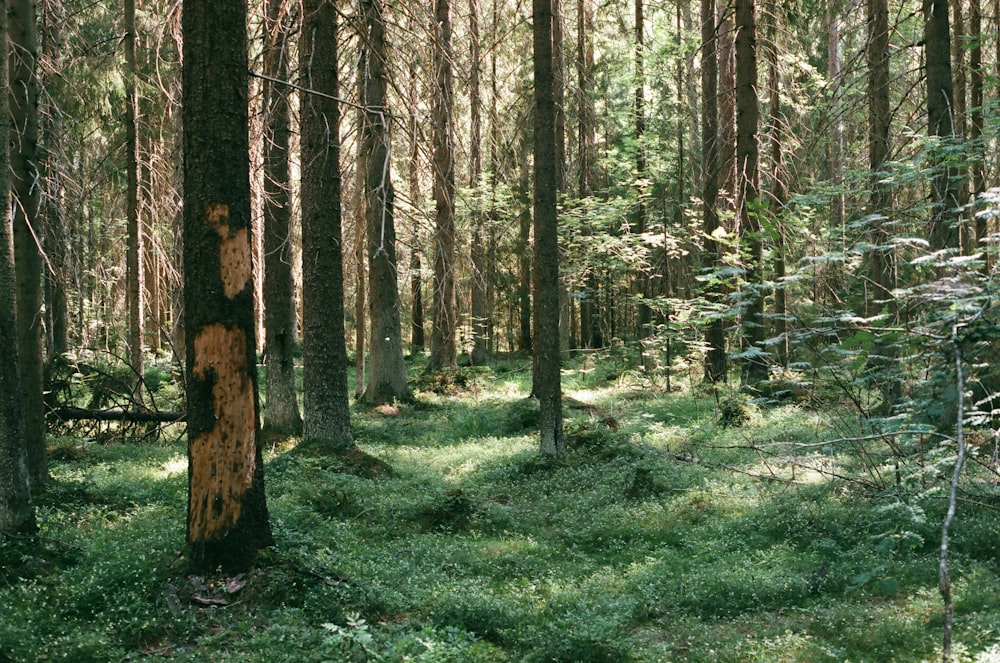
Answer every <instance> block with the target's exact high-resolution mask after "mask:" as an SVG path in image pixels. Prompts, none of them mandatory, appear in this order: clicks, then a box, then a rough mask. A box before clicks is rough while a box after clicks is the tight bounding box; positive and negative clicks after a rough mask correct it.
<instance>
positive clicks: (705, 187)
mask: <svg viewBox="0 0 1000 663" xmlns="http://www.w3.org/2000/svg"><path fill="white" fill-rule="evenodd" d="M716 26H717V19H716V10H715V0H701V44H702V46H701V48H702V56H701V57H702V64H701V95H702V102H701V103H702V107H701V170H702V192H701V200H702V207H701V215H702V216H701V218H702V226H701V227H702V231H703V232H704V234H705V251H704V254H703V257H702V268H703V269H704V270H708V271H710V272H714V271H718V270H719V269H720V268H721V267H722V259H723V252H722V244H721V243H720V242H719V239H718V233H719V232H720V231H722V224H721V223H720V222H719V212H718V208H717V201H718V198H719V175H720V173H719V168H720V163H719V111H718V91H719V71H718V50H717V46H718V33H717V28H716ZM706 296H707V299H708V301H709V302H710V303H711V304H712V305H713V307H715V308H721V307H722V306H723V301H722V284H721V283H720V282H719V281H718V278H717V277H712V278H711V279H710V281H709V285H708V288H707V292H706ZM705 345H706V346H707V347H708V353H707V355H706V357H705V380H706V381H707V382H711V383H718V382H725V381H726V373H727V366H726V329H725V326H724V320H723V318H722V315H721V313H718V312H717V313H715V314H714V315H713V316H712V318H711V320H710V322H709V323H708V326H707V327H706V329H705Z"/></svg>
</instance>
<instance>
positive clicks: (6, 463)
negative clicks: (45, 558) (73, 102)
mask: <svg viewBox="0 0 1000 663" xmlns="http://www.w3.org/2000/svg"><path fill="white" fill-rule="evenodd" d="M0 43H2V44H6V43H7V6H6V3H4V4H3V5H0ZM7 54H8V49H6V48H5V49H3V50H2V51H0V89H7V75H8V74H7ZM11 133H12V132H11V130H10V121H9V119H8V116H7V114H6V113H3V114H0V208H2V209H9V205H10V195H9V188H10V180H9V175H8V172H9V171H8V150H9V146H10V142H11V141H10V138H11V136H10V134H11ZM14 293H15V276H14V254H13V228H12V227H11V219H10V216H9V215H7V214H3V215H0V311H12V312H14V313H15V314H16V312H17V309H16V307H15V302H14V297H15V294H14ZM0 347H4V348H7V350H6V351H5V352H3V353H0V537H2V536H4V535H7V534H25V533H30V532H34V531H35V529H36V528H37V525H36V523H35V508H34V506H33V505H32V503H31V489H30V484H29V479H28V450H27V448H26V447H25V446H24V441H25V439H24V421H23V419H22V416H21V384H20V369H19V367H18V353H17V351H18V343H17V319H16V317H15V316H14V315H3V316H0ZM0 540H2V539H0Z"/></svg>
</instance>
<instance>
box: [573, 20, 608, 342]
mask: <svg viewBox="0 0 1000 663" xmlns="http://www.w3.org/2000/svg"><path fill="white" fill-rule="evenodd" d="M576 7H577V19H576V21H577V22H576V30H577V35H576V67H577V70H576V73H577V116H578V125H577V162H578V165H577V168H578V174H579V178H580V180H579V193H580V199H581V200H584V199H586V198H588V197H590V195H591V176H592V173H591V171H592V162H593V145H594V123H593V116H594V107H593V102H592V101H591V99H590V90H591V89H592V87H593V73H592V72H593V70H594V46H593V41H592V39H591V38H590V34H591V32H592V30H593V21H594V10H593V7H592V4H591V2H590V0H577V5H576ZM599 290H600V289H599V286H598V279H597V274H596V273H595V272H594V270H589V271H588V273H587V277H586V284H585V290H584V297H583V298H582V299H581V301H580V331H581V334H580V341H581V343H582V345H583V347H585V348H599V347H601V345H603V342H602V339H601V317H600V311H599V309H598V307H597V299H598V296H599Z"/></svg>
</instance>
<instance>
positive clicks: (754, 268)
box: [735, 0, 767, 384]
mask: <svg viewBox="0 0 1000 663" xmlns="http://www.w3.org/2000/svg"><path fill="white" fill-rule="evenodd" d="M735 2H736V16H735V21H736V164H737V175H736V177H737V188H736V191H737V209H738V211H739V220H740V240H741V245H742V247H743V260H744V265H745V273H746V280H745V283H744V285H743V292H742V294H741V296H742V299H743V319H742V330H741V331H742V335H743V345H744V348H743V353H744V357H745V359H744V360H743V362H742V363H743V382H744V384H754V383H757V382H761V381H763V380H766V379H767V361H766V356H765V354H764V353H765V349H764V338H765V336H766V334H765V329H764V291H763V288H764V244H763V236H762V232H761V230H762V228H761V221H760V213H761V212H760V172H759V166H760V148H759V145H758V142H757V138H758V137H757V130H758V125H759V124H760V109H759V100H758V98H757V16H756V13H757V12H756V1H755V0H735Z"/></svg>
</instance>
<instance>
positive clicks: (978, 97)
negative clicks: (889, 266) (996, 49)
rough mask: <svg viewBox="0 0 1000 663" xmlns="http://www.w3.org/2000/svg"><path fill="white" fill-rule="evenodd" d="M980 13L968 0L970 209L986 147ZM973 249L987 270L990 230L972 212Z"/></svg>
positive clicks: (982, 177) (981, 180) (980, 186)
mask: <svg viewBox="0 0 1000 663" xmlns="http://www.w3.org/2000/svg"><path fill="white" fill-rule="evenodd" d="M982 30H983V13H982V5H981V3H980V0H970V2H969V39H970V40H971V41H972V46H971V49H970V50H969V74H970V76H969V78H970V80H969V83H970V86H969V87H970V95H971V108H970V112H969V141H970V142H971V144H972V150H973V153H972V159H971V164H970V176H971V184H972V200H973V203H974V204H973V208H972V209H973V210H974V211H975V210H976V209H977V207H976V205H975V202H976V201H977V200H978V198H979V196H980V195H981V194H982V193H984V192H985V191H986V149H985V144H984V140H983V127H984V124H983V81H984V73H983V45H982ZM975 219H976V222H975V233H976V250H977V251H982V252H983V256H984V264H983V271H984V273H986V274H989V273H990V269H991V267H992V259H991V254H990V252H989V251H988V250H986V249H987V248H988V247H987V246H986V245H985V244H984V240H985V239H986V236H987V235H988V234H989V229H988V225H987V218H986V216H985V215H983V216H980V215H976V216H975Z"/></svg>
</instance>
